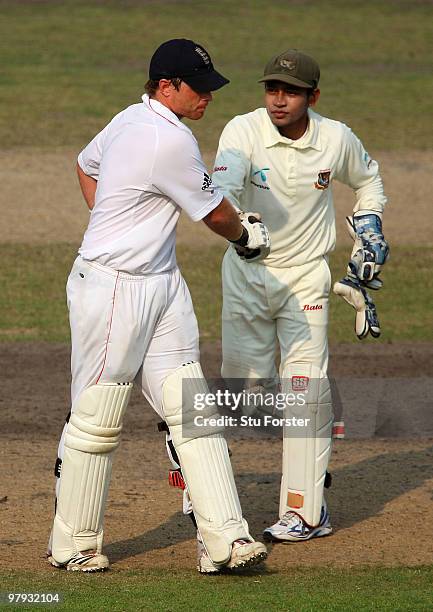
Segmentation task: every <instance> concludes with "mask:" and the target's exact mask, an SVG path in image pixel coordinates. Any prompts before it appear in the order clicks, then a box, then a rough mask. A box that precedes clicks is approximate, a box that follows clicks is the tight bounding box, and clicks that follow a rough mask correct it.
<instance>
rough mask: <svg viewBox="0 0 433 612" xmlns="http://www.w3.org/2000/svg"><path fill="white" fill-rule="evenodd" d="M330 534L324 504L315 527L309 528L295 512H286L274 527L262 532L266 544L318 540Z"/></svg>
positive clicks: (330, 529) (329, 523) (330, 528)
mask: <svg viewBox="0 0 433 612" xmlns="http://www.w3.org/2000/svg"><path fill="white" fill-rule="evenodd" d="M330 533H332V527H331V522H330V519H329V512H328V508H327V507H326V503H325V504H323V506H322V511H321V513H320V522H319V524H318V525H317V527H311V526H310V525H307V523H306V522H305V521H304V520H303V519H302V518H301V517H300V516H299V514H297V513H296V512H292V511H289V512H286V514H285V515H284V516H283V518H281V519H280V520H279V521H278V522H277V523H275V525H272V526H271V527H268V528H267V529H265V530H264V532H263V537H264V539H265V540H266V541H267V542H302V541H304V540H311V538H320V537H322V536H327V535H329V534H330Z"/></svg>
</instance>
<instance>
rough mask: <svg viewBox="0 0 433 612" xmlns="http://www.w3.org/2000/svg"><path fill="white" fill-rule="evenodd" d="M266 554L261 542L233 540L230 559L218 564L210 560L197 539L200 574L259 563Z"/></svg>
mask: <svg viewBox="0 0 433 612" xmlns="http://www.w3.org/2000/svg"><path fill="white" fill-rule="evenodd" d="M267 556H268V553H267V550H266V546H265V545H264V544H262V543H261V542H254V541H251V540H235V541H234V542H233V544H232V552H231V555H230V559H229V560H228V561H227V563H224V564H222V565H219V564H216V563H214V562H213V561H212V559H211V558H210V557H209V555H208V552H207V550H206V548H205V546H204V544H203V542H202V541H201V540H199V539H197V569H198V571H199V572H200V574H218V573H220V572H222V571H224V570H227V569H229V570H238V569H247V568H249V567H254V566H255V565H259V564H260V563H262V561H264V560H265V559H266V557H267Z"/></svg>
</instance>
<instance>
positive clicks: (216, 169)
mask: <svg viewBox="0 0 433 612" xmlns="http://www.w3.org/2000/svg"><path fill="white" fill-rule="evenodd" d="M226 170H227V166H215V168H214V169H213V171H214V172H226Z"/></svg>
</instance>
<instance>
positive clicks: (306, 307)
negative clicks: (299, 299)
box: [303, 304, 323, 310]
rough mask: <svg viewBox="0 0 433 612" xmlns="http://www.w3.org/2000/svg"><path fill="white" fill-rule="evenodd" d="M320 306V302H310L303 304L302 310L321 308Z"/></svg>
mask: <svg viewBox="0 0 433 612" xmlns="http://www.w3.org/2000/svg"><path fill="white" fill-rule="evenodd" d="M322 308H323V306H322V304H312V305H311V306H310V304H304V308H303V310H322Z"/></svg>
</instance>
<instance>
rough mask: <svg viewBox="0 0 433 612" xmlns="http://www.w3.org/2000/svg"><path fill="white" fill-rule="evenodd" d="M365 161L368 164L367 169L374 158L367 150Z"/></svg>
mask: <svg viewBox="0 0 433 612" xmlns="http://www.w3.org/2000/svg"><path fill="white" fill-rule="evenodd" d="M364 161H365V163H366V164H367V169H369V168H370V166H371V163H372V161H373V160H372V159H371V157H370V156H369V154H368V153H367V152H365V153H364Z"/></svg>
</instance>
